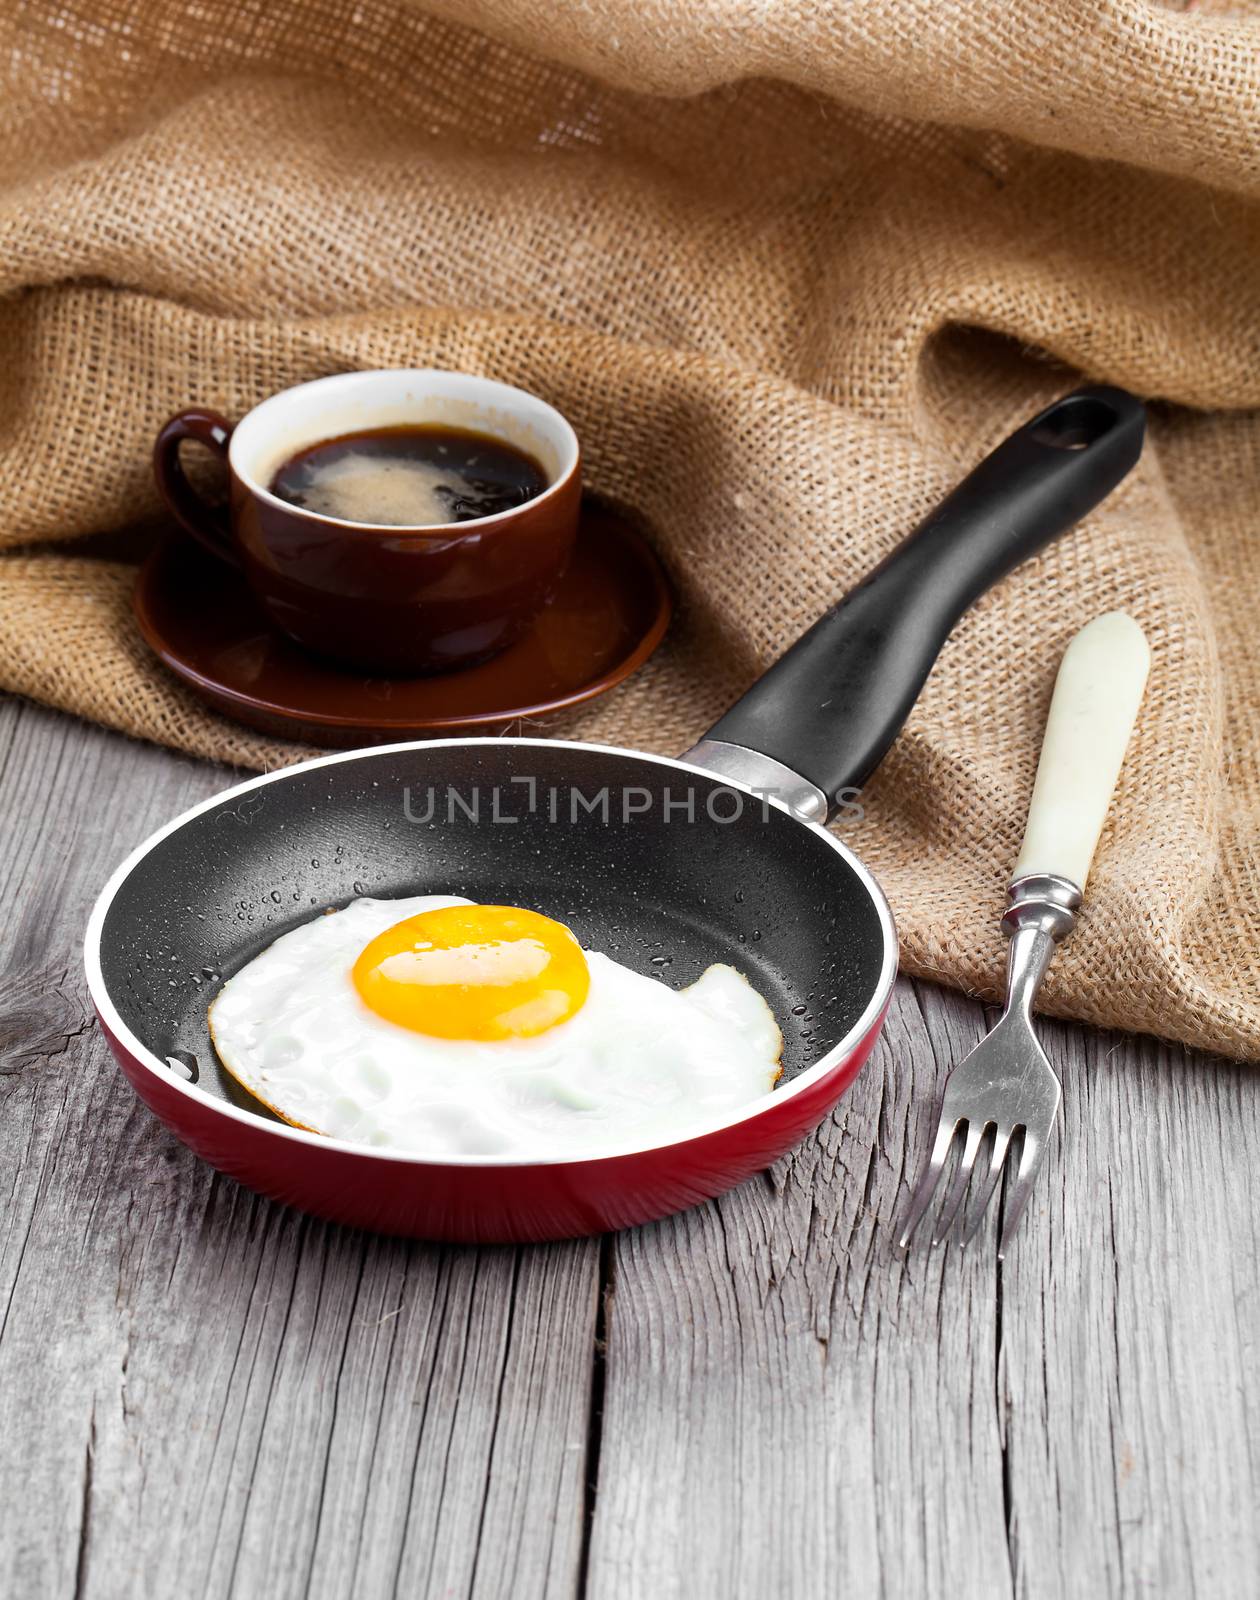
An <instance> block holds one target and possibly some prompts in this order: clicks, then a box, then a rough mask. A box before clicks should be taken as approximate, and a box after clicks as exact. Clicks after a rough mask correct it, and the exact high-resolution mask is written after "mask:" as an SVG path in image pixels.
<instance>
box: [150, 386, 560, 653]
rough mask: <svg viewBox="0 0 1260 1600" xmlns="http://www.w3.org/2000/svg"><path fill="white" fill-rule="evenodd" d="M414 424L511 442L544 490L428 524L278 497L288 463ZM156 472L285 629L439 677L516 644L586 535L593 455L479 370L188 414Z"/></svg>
mask: <svg viewBox="0 0 1260 1600" xmlns="http://www.w3.org/2000/svg"><path fill="white" fill-rule="evenodd" d="M409 429H414V430H420V431H421V432H423V431H424V430H429V429H434V430H443V429H449V430H456V431H458V432H460V433H463V434H468V435H477V436H481V437H484V438H487V439H489V440H491V441H495V440H497V441H500V442H501V443H502V445H504V446H507V447H510V448H511V449H512V450H513V451H516V452H521V453H522V454H523V455H525V456H527V457H528V458H530V460H531V461H532V462H534V463H536V464H537V467H538V468H539V469H541V472H540V477H539V480H538V481H539V483H540V484H541V483H545V486H544V487H541V489H540V490H539V492H537V493H535V494H534V495H533V498H530V499H526V500H524V501H523V502H522V503H520V504H515V505H512V506H511V507H510V508H509V509H506V510H498V511H495V512H494V513H493V514H491V515H485V516H480V515H473V516H472V517H471V519H470V520H463V521H453V522H452V521H448V522H441V523H434V522H419V523H417V524H416V525H415V526H410V525H405V524H404V525H399V523H397V522H396V521H383V522H380V523H377V522H370V521H358V520H354V521H352V520H349V519H348V518H346V517H341V516H334V515H329V514H328V513H327V512H326V511H318V510H312V509H310V508H309V507H308V506H305V505H301V504H294V503H292V502H291V501H290V500H287V499H282V498H281V497H280V495H279V494H277V493H276V492H275V489H274V484H275V482H276V479H277V474H278V473H279V472H280V471H281V469H282V468H283V467H284V466H285V464H286V463H288V462H291V461H292V460H293V459H294V458H295V456H299V455H301V453H302V452H306V451H311V450H312V449H313V448H314V447H316V446H319V445H320V444H321V443H322V442H324V441H333V440H341V439H344V438H347V437H351V436H359V435H366V434H371V433H373V432H379V431H385V432H388V431H389V430H409ZM186 440H193V441H195V442H197V443H198V444H201V445H204V446H206V447H207V448H208V449H209V450H211V451H212V452H213V453H215V454H217V455H219V456H221V457H222V458H223V459H224V460H225V462H226V464H227V471H228V503H227V505H226V506H216V505H212V504H211V503H210V502H208V501H207V500H206V499H204V498H203V497H202V495H201V494H199V493H198V491H197V490H196V489H195V488H194V486H193V484H192V483H191V482H190V481H189V478H188V476H187V475H186V473H185V471H184V467H183V464H182V462H181V459H180V447H181V445H182V444H183V443H184V442H185V441H186ZM153 462H154V473H155V476H156V478H157V485H158V489H159V492H160V493H161V495H162V498H163V499H164V500H165V502H166V504H167V506H168V507H169V509H170V511H171V513H172V515H173V516H174V517H175V519H176V521H177V522H178V523H179V525H180V526H181V527H182V528H183V529H184V530H185V532H187V533H188V534H190V535H191V536H192V537H193V538H194V539H196V540H197V541H198V542H199V543H200V544H201V545H203V546H204V547H205V549H207V550H209V551H210V552H211V553H212V554H213V555H215V556H216V557H218V558H219V559H220V560H222V561H226V562H229V563H230V564H231V565H233V566H235V567H237V568H239V569H240V571H241V573H242V574H243V576H244V578H245V581H246V582H247V584H248V585H249V588H250V589H251V590H252V591H253V594H254V597H255V598H256V600H257V601H258V602H259V603H260V605H261V606H262V608H263V610H264V611H265V612H266V614H267V616H268V617H269V618H270V620H271V621H272V622H273V623H274V624H275V626H276V627H277V628H279V629H280V630H282V631H283V632H284V633H286V634H288V635H289V637H291V638H292V639H294V640H296V642H297V643H298V644H300V645H302V646H304V647H305V648H306V649H308V650H311V651H313V652H315V653H317V654H319V655H321V656H326V657H329V658H331V659H333V660H336V661H338V662H340V663H343V664H345V665H348V666H351V667H355V668H359V669H361V670H364V671H368V672H372V673H384V674H395V675H400V674H420V673H430V672H442V671H447V670H450V669H453V668H458V667H463V666H469V665H472V664H473V663H475V662H477V661H481V660H485V659H487V658H488V657H490V656H492V655H495V654H497V653H498V652H499V651H500V650H502V649H504V648H506V646H508V645H510V644H511V643H512V642H513V641H514V640H515V639H517V638H519V637H520V636H521V634H522V633H524V632H525V631H526V629H528V628H529V626H530V624H531V623H532V622H533V621H534V619H535V618H536V617H537V615H538V613H539V612H540V611H541V610H542V608H543V607H544V606H545V605H546V604H547V602H548V601H549V600H550V599H551V597H552V595H553V593H554V592H555V588H556V585H557V584H558V582H559V580H560V577H561V575H562V574H563V572H564V568H565V565H566V563H567V561H568V558H569V553H570V550H571V549H572V545H573V540H574V536H575V534H576V532H577V522H578V512H579V507H580V500H581V452H580V449H579V445H578V440H577V435H576V434H575V433H574V431H573V429H572V427H571V426H570V425H569V423H568V422H567V421H566V420H565V418H564V417H563V416H561V414H560V413H559V412H558V411H557V410H556V409H555V408H554V407H553V406H550V405H548V404H547V402H546V401H544V400H541V399H539V398H538V396H536V395H532V394H529V393H527V392H526V391H525V390H523V389H516V388H513V387H512V386H511V385H509V384H506V383H498V382H495V381H494V380H492V379H490V378H481V377H475V376H473V375H471V374H469V373H462V372H443V371H438V370H429V369H420V368H417V369H409V368H400V369H387V370H383V371H374V372H347V373H340V374H337V375H335V376H333V377H327V378H317V379H315V380H314V381H313V382H310V383H303V384H299V385H297V386H296V387H295V388H291V389H285V390H282V391H281V392H280V393H278V394H275V395H272V396H271V397H270V398H269V399H267V400H264V401H262V402H261V403H260V404H259V405H257V406H255V407H254V409H253V410H252V411H250V412H248V413H247V414H246V415H245V416H244V417H242V419H241V420H240V421H239V422H238V423H236V424H235V426H234V425H233V424H232V423H231V422H229V421H228V420H227V419H226V418H225V417H222V416H220V415H219V414H218V413H217V412H214V411H208V410H204V409H202V408H201V407H190V408H188V409H186V410H184V411H181V412H179V413H178V414H177V415H176V416H174V417H172V418H171V420H170V421H169V422H168V423H167V424H166V426H165V427H164V428H163V429H162V431H161V432H160V433H159V435H158V437H157V442H156V444H155V446H154V456H153ZM190 602H192V603H195V596H191V597H190Z"/></svg>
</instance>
